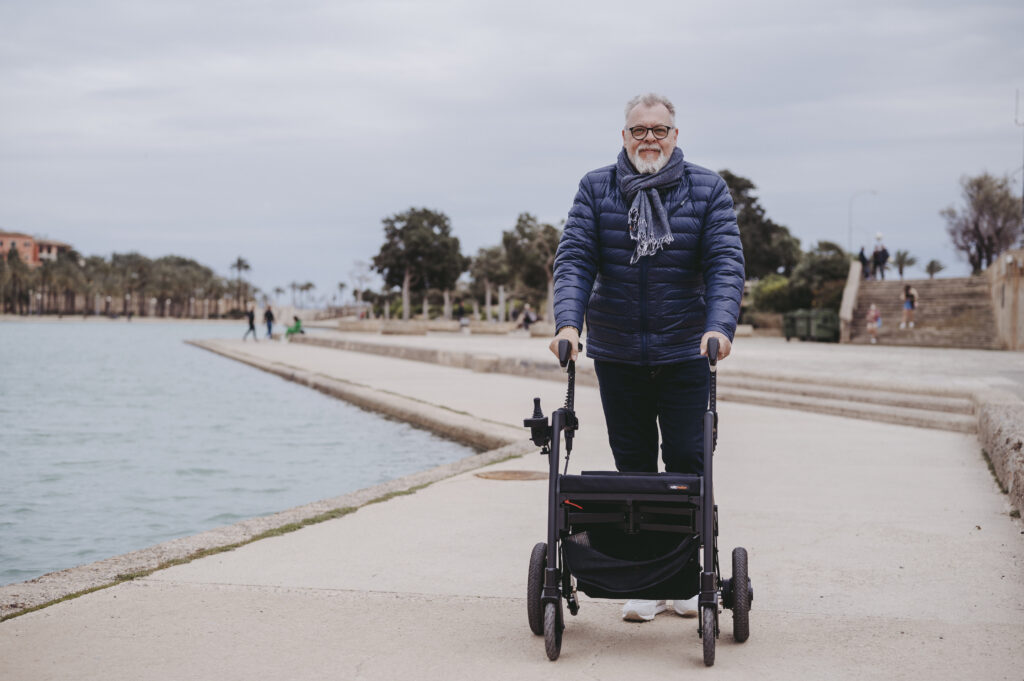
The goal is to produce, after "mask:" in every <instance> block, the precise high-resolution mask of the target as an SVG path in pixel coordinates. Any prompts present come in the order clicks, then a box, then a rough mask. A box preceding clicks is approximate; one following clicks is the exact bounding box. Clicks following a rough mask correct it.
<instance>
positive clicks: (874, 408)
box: [718, 386, 978, 433]
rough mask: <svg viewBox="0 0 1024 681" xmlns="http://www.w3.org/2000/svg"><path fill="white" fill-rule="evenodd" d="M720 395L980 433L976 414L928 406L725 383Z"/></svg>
mask: <svg viewBox="0 0 1024 681" xmlns="http://www.w3.org/2000/svg"><path fill="white" fill-rule="evenodd" d="M718 396H719V398H720V399H722V400H723V401H725V402H741V403H744V404H756V405H760V406H765V407H778V408H781V409H797V410H800V411H810V412H815V413H818V414H831V415H833V416H843V417H846V418H856V419H865V420H868V421H880V422H882V423H894V424H898V425H903V426H917V427H919V428H933V429H936V430H950V431H954V432H958V433H977V432H978V422H977V419H976V418H975V417H974V416H968V415H966V414H951V413H946V412H935V411H930V410H927V409H914V408H910V407H897V406H892V405H881V404H867V403H864V402H851V401H849V400H836V399H824V398H821V397H808V396H804V395H790V394H782V393H776V392H766V391H762V390H746V389H743V388H734V387H732V386H726V387H722V388H719V390H718Z"/></svg>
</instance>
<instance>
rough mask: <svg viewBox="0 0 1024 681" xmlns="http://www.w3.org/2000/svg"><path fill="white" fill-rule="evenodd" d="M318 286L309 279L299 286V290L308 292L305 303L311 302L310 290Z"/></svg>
mask: <svg viewBox="0 0 1024 681" xmlns="http://www.w3.org/2000/svg"><path fill="white" fill-rule="evenodd" d="M315 288H316V284H314V283H313V282H311V281H307V282H306V283H305V284H303V285H302V286H300V287H299V291H301V292H302V293H305V294H306V298H305V300H304V301H303V303H308V302H309V292H310V291H312V290H313V289H315Z"/></svg>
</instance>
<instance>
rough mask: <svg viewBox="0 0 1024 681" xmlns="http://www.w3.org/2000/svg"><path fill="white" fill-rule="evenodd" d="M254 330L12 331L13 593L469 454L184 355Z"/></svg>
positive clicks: (0, 354) (5, 378)
mask: <svg viewBox="0 0 1024 681" xmlns="http://www.w3.org/2000/svg"><path fill="white" fill-rule="evenodd" d="M244 331H245V326H244V324H241V325H237V326H236V325H224V324H214V323H208V324H190V323H172V322H166V323H159V322H140V321H139V320H136V321H134V322H125V321H109V322H108V321H100V322H96V321H93V322H82V321H71V320H64V321H61V322H38V323H33V322H8V323H3V322H0V362H2V364H0V584H8V583H11V582H18V581H23V580H26V579H31V578H33V577H37V576H39V575H42V574H45V573H47V572H52V571H54V570H59V569H63V568H67V567H72V566H75V565H80V564H83V563H89V562H93V561H96V560H100V559H103V558H107V557H110V556H115V555H118V554H121V553H126V552H128V551H133V550H135V549H140V548H145V547H147V546H150V545H152V544H156V543H158V542H162V541H166V540H168V539H173V538H176V537H182V536H187V535H191V534H195V533H197V532H201V531H203V530H207V529H210V528H213V527H218V526H220V525H226V524H230V523H233V522H236V521H238V520H242V519H244V518H250V517H254V516H259V515H265V514H267V513H273V512H275V511H280V510H283V509H286V508H291V507H293V506H298V505H301V504H305V503H308V502H311V501H316V500H318V499H324V498H328V497H333V496H337V495H339V494H343V493H345V492H350V491H353V490H356V489H360V488H363V487H367V486H369V485H373V484H377V483H380V482H384V481H386V480H390V479H393V478H396V477H399V476H402V475H406V474H409V473H413V472H415V471H419V470H424V469H427V468H431V467H433V466H437V465H440V464H442V463H447V462H449V461H454V460H457V459H460V458H462V457H465V456H468V455H470V454H472V450H470V449H469V448H466V447H463V446H461V445H458V444H455V443H453V442H449V441H446V440H443V439H441V438H438V437H436V436H434V435H431V434H430V433H427V432H425V431H422V430H416V429H414V428H412V427H410V426H408V425H406V424H403V423H400V422H397V421H392V420H388V419H385V418H383V417H380V416H377V415H375V414H372V413H369V412H366V411H363V410H361V409H359V408H357V407H354V406H352V405H349V404H347V403H345V402H342V401H340V400H336V399H334V398H331V397H327V396H326V395H323V394H321V393H319V392H316V391H314V390H310V389H309V388H304V387H301V386H299V385H296V384H294V383H290V382H288V381H285V380H282V379H280V378H278V377H276V376H273V375H271V374H267V373H264V372H261V371H259V370H256V369H253V368H251V367H247V366H245V365H242V364H240V363H238V362H234V361H232V360H229V359H225V358H223V357H220V356H218V355H214V354H212V353H210V352H207V351H205V350H200V349H198V348H194V347H192V346H190V345H186V344H185V343H183V342H182V341H183V340H184V339H186V338H225V337H227V338H235V337H238V338H240V337H241V335H242V333H243V332H244Z"/></svg>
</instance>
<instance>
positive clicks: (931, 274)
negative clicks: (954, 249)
mask: <svg viewBox="0 0 1024 681" xmlns="http://www.w3.org/2000/svg"><path fill="white" fill-rule="evenodd" d="M944 269H946V266H945V265H943V264H942V263H941V262H939V261H938V260H929V261H928V264H927V265H925V266H924V271H925V272H927V273H928V278H929V279H934V278H935V275H936V274H938V273H939V272H941V271H942V270H944Z"/></svg>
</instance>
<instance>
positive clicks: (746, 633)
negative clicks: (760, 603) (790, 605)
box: [732, 547, 750, 643]
mask: <svg viewBox="0 0 1024 681" xmlns="http://www.w3.org/2000/svg"><path fill="white" fill-rule="evenodd" d="M732 593H733V596H732V598H733V605H732V636H733V638H735V639H736V642H737V643H743V642H744V641H746V640H747V639H748V638H749V637H750V581H749V577H748V575H747V550H746V549H745V548H743V547H737V548H735V549H733V550H732Z"/></svg>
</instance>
